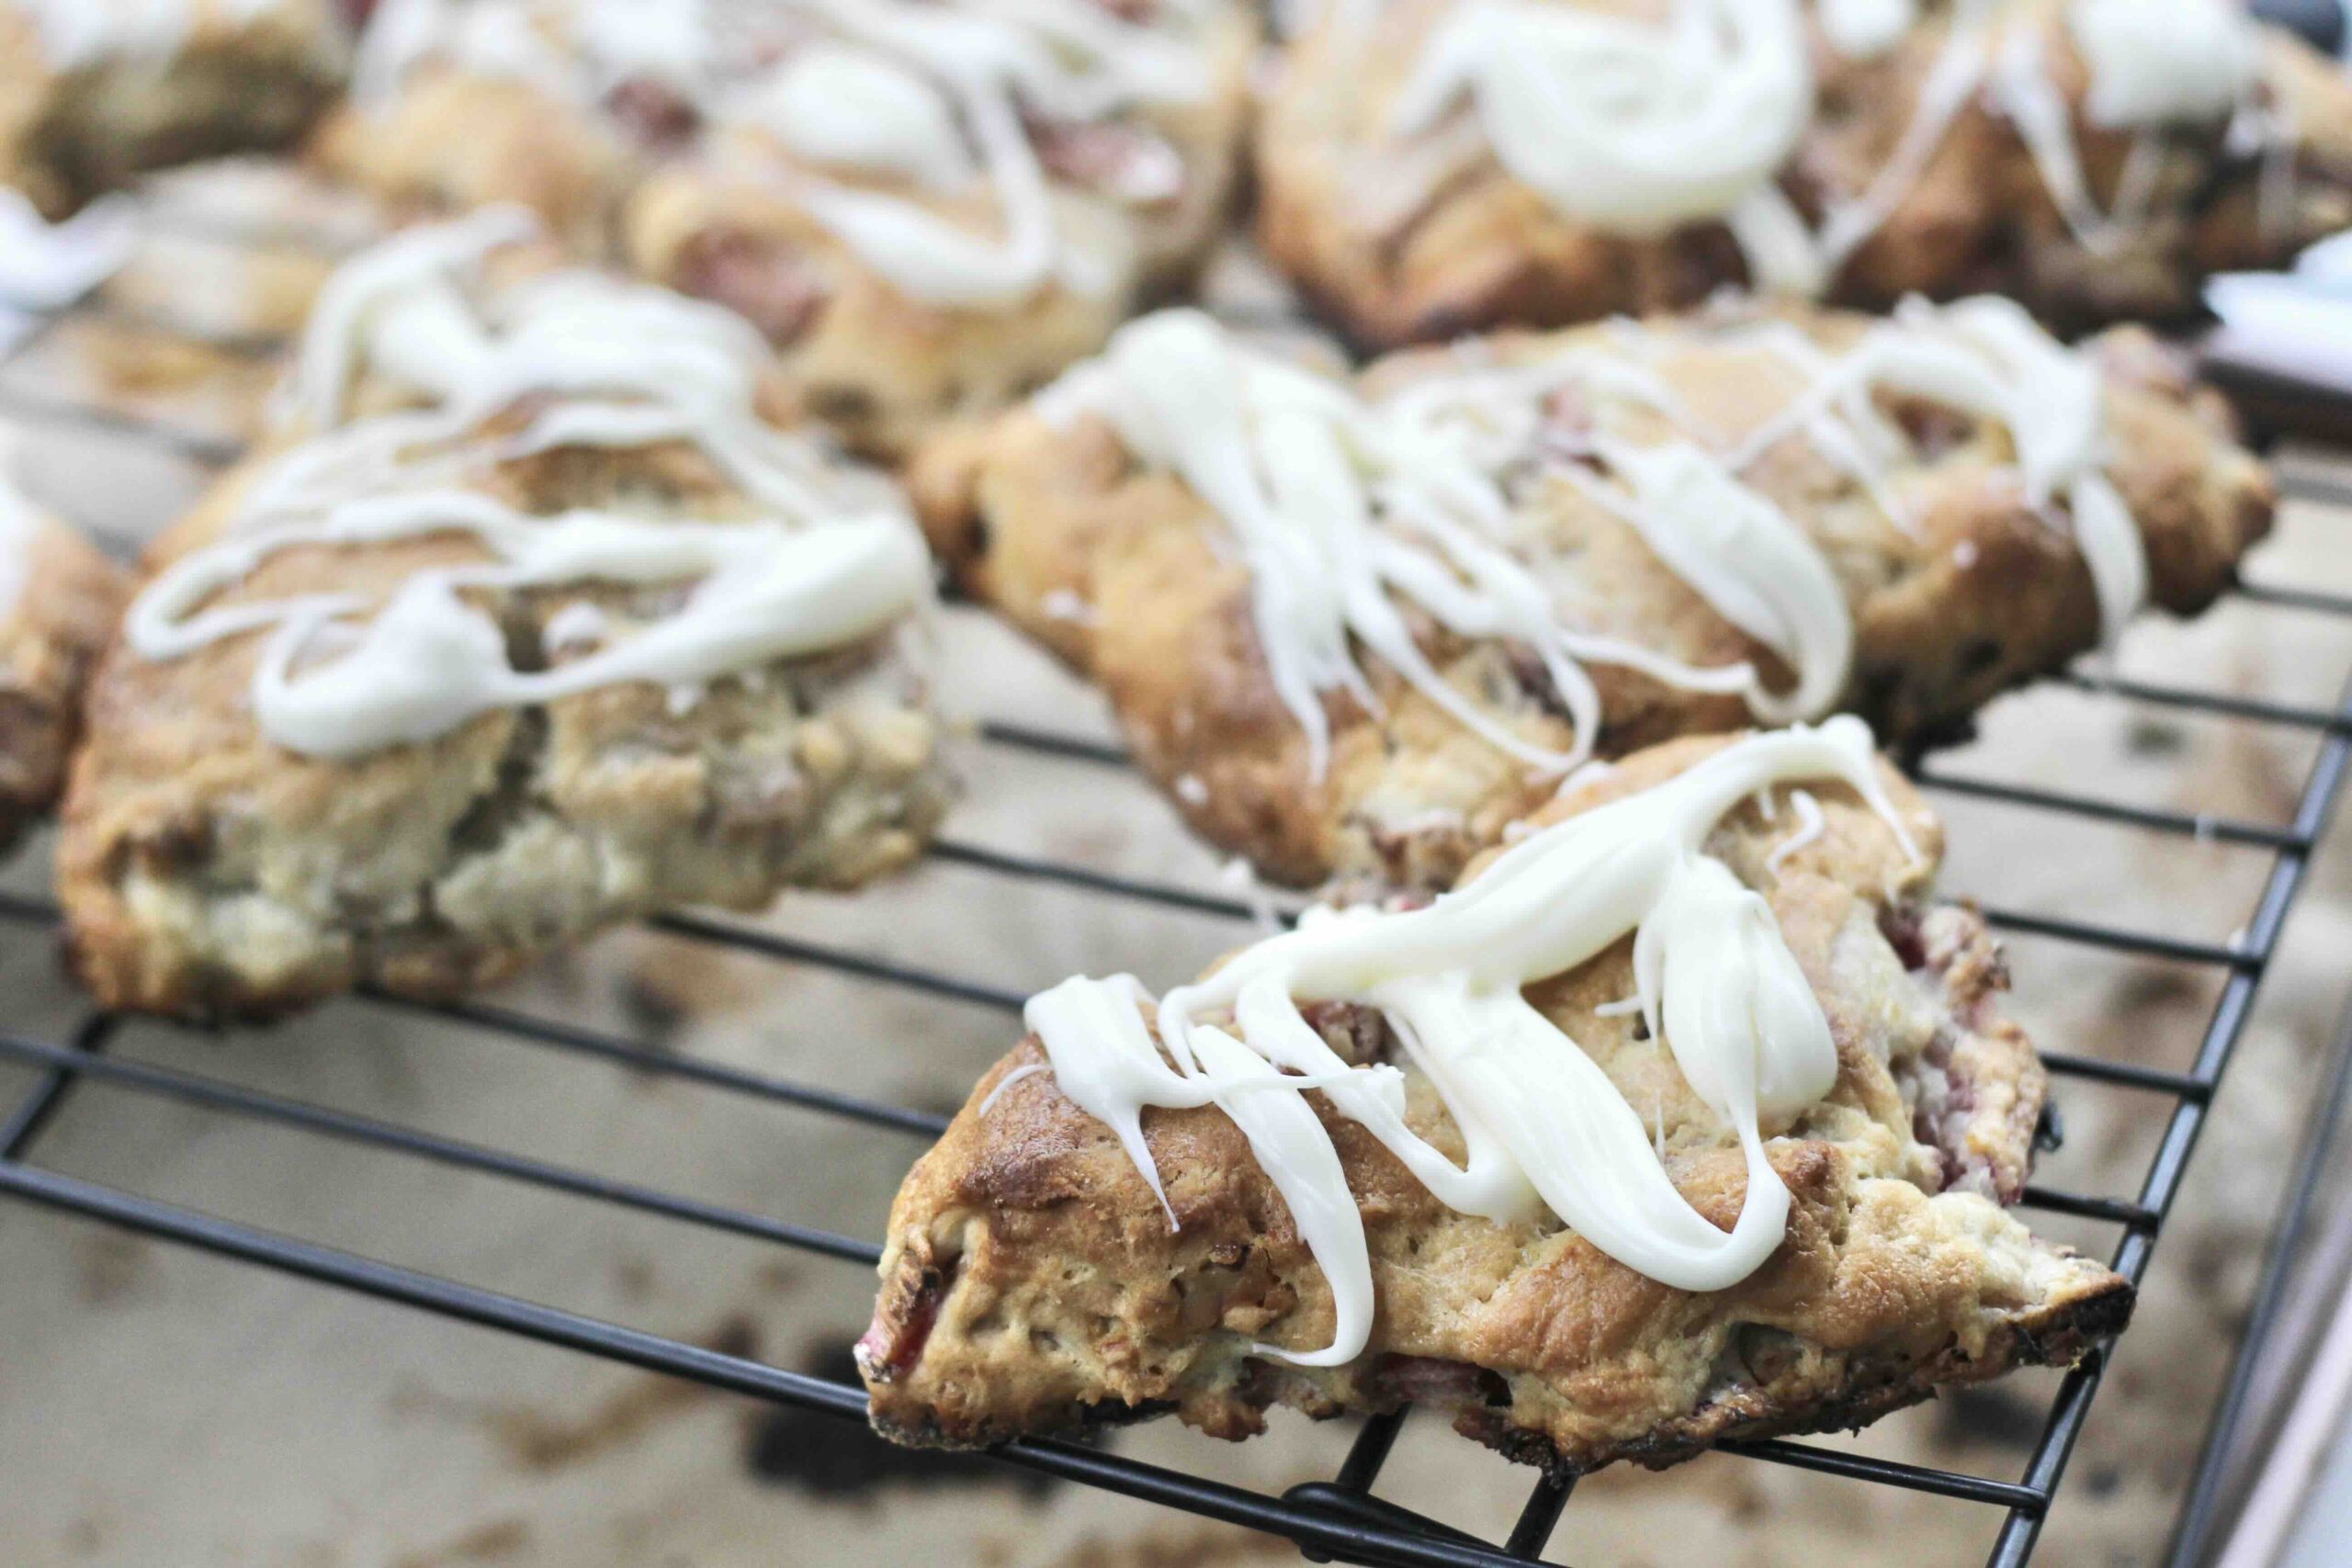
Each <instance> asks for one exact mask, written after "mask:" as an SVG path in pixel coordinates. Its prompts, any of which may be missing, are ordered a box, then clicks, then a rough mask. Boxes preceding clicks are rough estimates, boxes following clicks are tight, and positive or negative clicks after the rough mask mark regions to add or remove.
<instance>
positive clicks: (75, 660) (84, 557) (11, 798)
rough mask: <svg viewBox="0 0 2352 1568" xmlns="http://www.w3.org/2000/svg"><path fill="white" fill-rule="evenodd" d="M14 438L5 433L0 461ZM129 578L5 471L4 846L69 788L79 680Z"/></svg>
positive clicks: (1, 570)
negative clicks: (28, 495)
mask: <svg viewBox="0 0 2352 1568" xmlns="http://www.w3.org/2000/svg"><path fill="white" fill-rule="evenodd" d="M14 441H15V437H14V435H13V434H12V433H0V462H5V461H6V458H7V457H10V456H12V455H13V445H14ZM128 583H129V577H128V574H126V573H125V572H124V571H123V570H122V569H121V568H120V567H119V566H117V565H116V564H115V563H114V562H112V561H110V560H108V559H107V558H106V557H105V556H104V555H103V554H101V553H100V552H99V550H98V548H97V547H96V546H95V545H93V544H91V543H90V542H89V541H88V540H87V539H85V538H84V537H83V536H81V535H79V534H77V533H75V532H74V530H73V529H71V528H69V527H67V526H66V525H64V524H62V523H60V522H58V521H57V520H56V519H55V518H53V517H51V516H49V515H47V514H46V513H43V512H41V511H40V509H39V508H37V507H36V506H34V505H33V504H32V502H29V501H28V500H27V499H26V498H25V496H24V495H23V494H22V493H20V492H19V491H17V487H16V484H15V481H14V479H12V478H11V477H10V476H8V475H7V474H6V473H0V848H5V847H6V845H7V844H9V843H10V842H12V841H13V840H15V839H16V837H17V834H18V833H19V832H21V831H23V830H24V829H25V827H26V825H27V824H28V823H29V822H30V821H32V820H33V819H34V818H37V817H39V816H40V814H41V813H42V812H44V811H47V810H48V809H49V807H50V806H51V803H53V802H54V801H55V800H56V799H57V794H58V791H59V790H60V789H62V788H63V787H64V784H65V763H66V758H67V756H68V755H69V753H70V752H71V751H72V750H73V746H74V734H75V732H76V730H77V729H78V728H80V720H81V712H82V683H83V682H84V681H85V680H86V679H87V678H88V677H89V673H90V670H91V667H92V666H93V665H95V664H96V662H97V658H98V649H101V648H102V647H104V646H105V644H106V639H107V634H108V633H109V632H111V631H112V630H113V629H114V623H115V617H116V616H117V615H119V614H120V613H121V610H122V599H123V593H124V592H125V590H126V587H127V586H128Z"/></svg>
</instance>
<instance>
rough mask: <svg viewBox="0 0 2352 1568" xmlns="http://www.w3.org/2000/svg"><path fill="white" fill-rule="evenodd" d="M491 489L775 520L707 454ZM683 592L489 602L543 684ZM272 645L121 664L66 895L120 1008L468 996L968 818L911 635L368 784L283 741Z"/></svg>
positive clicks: (107, 689)
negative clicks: (650, 919) (565, 946)
mask: <svg viewBox="0 0 2352 1568" xmlns="http://www.w3.org/2000/svg"><path fill="white" fill-rule="evenodd" d="M267 460H268V458H267V457H266V456H265V457H263V458H260V459H256V462H255V465H254V467H253V468H247V469H245V470H242V471H241V472H239V473H237V474H233V475H232V476H231V477H230V478H229V479H226V480H224V481H223V484H222V486H221V488H220V490H219V491H216V492H215V494H214V495H213V496H212V498H211V499H210V500H209V502H207V503H206V504H205V505H204V506H203V507H202V508H201V509H200V510H199V511H198V513H195V514H194V515H192V516H191V517H190V518H188V519H187V520H186V521H185V522H183V523H181V524H179V525H176V526H175V528H173V529H172V530H171V531H170V532H168V533H167V534H165V535H164V536H163V537H162V538H161V539H160V540H159V541H158V542H157V543H156V545H155V546H154V547H153V549H152V551H151V553H150V556H149V558H148V561H147V570H148V572H149V575H150V577H151V579H152V576H153V573H154V572H155V571H157V570H161V569H162V568H163V567H164V565H166V564H167V563H169V562H170V561H172V560H175V559H176V558H179V557H180V556H182V555H184V554H186V553H187V552H189V551H191V550H193V549H195V548H198V547H201V546H202V545H205V544H207V543H209V542H211V541H213V540H214V539H216V538H218V537H220V536H221V534H222V533H223V531H224V530H226V529H227V528H228V527H230V526H231V525H232V522H233V520H234V518H235V515H236V509H237V508H236V503H237V497H238V492H239V491H240V490H241V489H242V487H243V484H244V483H246V482H247V481H248V480H249V479H250V478H251V477H252V474H253V473H254V471H255V469H256V468H258V466H259V465H260V464H262V463H266V461H267ZM484 488H485V489H486V490H487V491H488V492H489V493H491V494H492V495H495V496H496V497H498V498H499V499H502V500H503V501H505V502H508V503H509V504H512V505H515V506H516V507H518V508H519V509H521V510H524V511H526V512H531V513H542V514H545V513H554V512H558V511H560V510H563V509H565V508H567V507H574V506H578V507H596V506H610V507H614V508H616V509H618V510H622V511H625V512H630V513H636V514H638V515H648V514H650V515H657V516H658V515H674V516H677V517H680V518H682V519H683V518H692V519H694V520H695V521H702V522H711V521H725V520H727V519H729V518H730V517H737V516H742V515H745V514H746V513H747V512H748V510H749V503H748V502H746V501H745V500H744V499H743V498H742V497H741V494H740V492H737V491H734V490H733V489H732V487H731V485H730V484H729V482H728V481H727V480H726V479H724V478H723V477H722V475H721V474H720V472H719V470H718V469H717V468H716V467H715V466H714V465H713V463H712V462H711V460H710V459H709V458H707V457H705V456H703V455H702V454H701V453H700V452H699V451H698V450H696V449H695V448H692V447H689V446H683V445H673V446H654V447H645V448H634V449H624V450H609V451H608V450H596V449H590V448H559V449H557V450H554V451H551V452H548V453H544V454H541V455H538V456H536V457H522V458H515V459H509V460H506V461H504V462H503V463H501V464H499V465H498V467H497V468H495V470H494V471H493V473H492V477H491V478H490V479H489V480H488V481H487V482H486V483H485V485H484ZM476 558H480V556H479V554H478V553H477V552H476V549H475V547H473V546H472V545H470V544H469V543H467V542H464V541H462V540H460V539H458V538H457V537H455V536H435V537H429V538H422V539H416V540H410V541H406V542H402V543H394V544H390V545H381V546H370V547H365V548H345V549H342V550H331V549H327V548H323V547H300V548H296V549H288V550H284V551H280V552H278V553H277V554H276V555H274V556H272V557H270V558H268V559H267V560H266V561H265V562H264V564H263V565H262V566H261V567H259V568H258V569H257V570H254V571H253V572H252V573H251V574H249V575H248V576H247V577H246V578H245V579H244V580H243V581H242V582H240V583H239V584H238V585H237V586H236V587H235V588H233V589H232V590H230V591H228V592H225V593H223V594H220V595H219V596H217V597H216V598H215V599H214V600H212V601H210V603H212V604H232V603H235V602H237V601H239V600H242V599H245V598H282V597H286V596H288V595H290V594H294V593H300V592H316V591H334V592H354V593H357V594H359V595H361V596H362V597H363V598H373V599H376V600H378V601H379V602H380V600H381V598H382V597H383V596H385V595H388V594H389V593H390V592H391V590H392V589H393V588H394V586H396V585H397V583H398V582H399V581H401V579H402V578H403V577H404V576H405V575H407V574H408V573H410V572H412V571H413V570H417V569H418V568H420V567H424V566H428V565H447V564H451V563H453V562H458V561H465V560H469V559H476ZM468 592H469V597H472V598H473V599H474V602H475V603H477V604H481V605H483V606H484V607H485V608H488V609H490V610H491V611H492V614H493V615H495V616H496V618H497V619H498V620H499V621H500V623H501V625H502V626H503V630H504V633H505V636H506V640H507V644H508V653H509V658H510V660H512V662H513V663H514V665H515V668H516V669H518V670H526V671H527V670H532V669H542V668H548V667H550V666H555V665H560V664H561V663H562V662H563V661H565V660H567V659H570V658H574V657H581V656H583V655H584V652H585V651H586V650H585V649H577V648H571V647H559V646H556V645H554V644H553V642H552V641H551V639H550V638H549V636H548V626H549V622H550V618H551V617H552V615H554V614H555V612H556V610H557V608H558V607H559V606H560V605H562V604H569V603H572V602H576V601H582V600H586V601H589V602H592V603H593V604H594V605H595V606H596V607H597V609H598V610H599V611H600V612H601V613H602V615H603V616H604V618H605V622H606V623H607V625H608V626H610V627H612V628H615V629H616V635H624V636H625V635H627V631H628V628H629V627H630V626H632V625H633V624H636V623H638V622H639V621H642V620H646V619H650V618H651V617H654V616H658V615H665V614H667V613H669V612H670V611H671V610H672V609H673V608H674V606H675V602H676V600H675V596H676V593H677V592H679V591H678V590H677V589H675V588H674V587H660V588H650V589H645V588H639V589H632V588H627V587H620V586H596V587H594V588H591V587H588V586H586V585H567V586H564V587H561V588H553V589H544V590H532V591H506V592H500V593H498V594H496V595H494V596H492V595H489V594H488V593H487V592H485V591H482V590H469V591H468ZM265 640H266V634H265V635H264V636H250V635H249V636H241V637H228V638H225V639H222V640H220V641H218V642H215V643H212V644H210V645H209V646H208V647H205V648H202V649H198V650H197V651H195V652H192V653H189V654H187V655H186V656H185V657H182V658H179V659H176V660H161V661H159V660H147V659H143V658H141V657H139V656H138V655H137V654H136V653H134V652H133V651H132V650H131V649H130V648H129V647H127V646H125V645H124V644H123V643H122V642H121V641H120V640H119V639H118V640H117V642H116V643H115V644H114V646H112V647H111V648H110V649H108V650H107V655H106V657H105V659H104V660H103V662H102V663H101V665H100V667H99V670H98V673H97V675H96V680H95V682H94V683H93V688H92V691H91V694H90V701H89V710H88V722H87V730H88V740H87V743H86V745H85V748H84V750H83V751H82V753H81V755H80V756H79V757H78V758H77V759H76V761H75V765H74V775H73V783H72V786H71V789H70V792H69V795H68V797H67V801H66V805H65V808H64V818H65V832H64V837H63V840H62V842H61V845H60V848H59V858H58V886H59V890H60V894H61V896H62V900H63V903H64V906H65V916H66V922H67V929H68V942H69V952H70V956H71V961H72V963H73V966H74V969H75V971H76V972H77V973H78V975H79V976H81V978H82V979H83V980H84V981H85V983H86V984H87V985H88V986H89V987H90V988H91V990H92V991H93V992H94V993H95V994H96V997H97V998H98V999H99V1000H100V1001H101V1002H102V1003H104V1004H105V1005H107V1006H110V1007H120V1008H136V1009H142V1010H154V1011H161V1012H168V1013H175V1014H186V1015H196V1016H201V1017H221V1016H257V1015H268V1014H273V1013H277V1012H282V1011H285V1010H288V1009H291V1008H295V1007H298V1006H300V1005H302V1004H304V1003H306V1002H310V1001H312V1000H316V999H318V998H323V997H325V996H328V995H331V994H333V993H334V992H337V991H340V990H343V989H345V988H347V987H352V986H354V985H357V984H362V983H367V984H373V985H378V986H381V987H387V988H389V989H391V990H395V991H399V992H401V993H404V994H410V995H421V996H446V995H448V994H451V993H454V992H458V991H461V990H464V989H466V988H468V987H475V986H480V985H483V984H486V983H489V982H491V981H494V980H497V979H499V978H501V977H503V976H508V975H511V974H513V973H515V971H516V970H518V969H520V968H521V967H522V966H523V965H525V964H526V963H528V962H529V961H531V960H532V959H533V958H535V957H537V956H538V955H539V954H541V953H545V952H547V951H548V950H549V949H550V948H553V947H555V946H558V945H560V944H562V943H564V942H568V941H570V940H572V939H575V938H577V937H580V936H582V935H583V934H585V933H587V932H589V931H594V930H595V929H597V928H599V927H602V926H605V925H609V924H611V923H613V922H615V921H617V920H620V919H627V918H629V917H631V916H635V915H638V914H641V913H645V912H648V911H650V910H655V909H660V908H667V907H671V906H674V905H678V904H684V903H711V904H719V905H725V906H729V907H735V908H759V907H762V906H763V905H765V904H766V903H767V902H768V901H769V900H770V899H771V898H772V897H774V896H775V894H776V892H778V891H779V890H780V889H782V888H784V887H786V886H814V887H836V888H846V887H853V886H857V885H859V884H861V883H863V882H865V881H867V880H869V879H871V878H873V877H875V876H876V875H879V874H883V873H885V872H887V871H889V870H891V869H894V868H896V867H898V866H899V865H902V864H904V863H907V862H909V861H910V860H911V859H913V858H914V857H915V856H916V854H917V853H918V852H920V849H921V846H922V842H923V841H924V840H925V839H926V838H927V837H928V835H929V833H930V831H931V829H932V828H933V826H934V825H935V824H936V822H937V821H938V819H939V817H940V815H941V814H942V812H943V810H944V806H945V802H946V799H947V795H948V784H947V780H946V775H945V773H944V762H943V761H942V758H941V756H940V754H939V752H940V748H939V744H938V742H939V736H938V733H937V729H936V727H935V725H934V722H933V718H932V716H931V714H930V708H929V704H928V697H927V693H926V689H925V678H924V676H923V675H922V673H921V672H919V671H918V670H917V669H916V668H915V667H914V666H913V665H912V664H910V662H909V660H907V658H906V657H905V654H904V653H903V652H902V649H901V647H900V644H899V641H898V640H897V637H895V635H893V634H885V635H884V636H882V637H876V638H875V639H872V640H870V641H868V642H867V643H865V644H863V645H859V646H854V647H850V648H845V649H840V650H838V651H836V652H833V653H831V654H827V655H822V656H818V657H812V658H809V659H802V660H784V661H779V662H777V663H775V664H773V665H770V666H767V667H764V668H763V669H761V670H757V671H752V672H750V674H749V675H747V676H741V677H728V678H724V679H720V680H718V681H715V682H711V683H710V685H709V686H708V688H707V690H706V691H704V692H703V693H701V694H700V695H699V699H698V700H696V701H694V702H692V703H687V702H685V701H683V700H681V701H678V702H676V703H674V704H673V700H672V695H671V694H668V693H665V692H663V691H662V690H660V689H658V688H655V687H653V686H651V685H650V684H647V683H645V682H633V683H628V684H622V685H614V686H607V687H601V688H598V689H594V690H591V691H586V692H582V693H580V694H573V695H568V696H562V697H559V698H557V699H555V700H553V701H551V702H548V703H544V704H540V705H532V706H527V707H521V708H515V709H502V710H496V711H492V712H490V713H487V714H484V715H482V716H479V717H477V718H475V719H473V720H471V721H469V722H468V723H466V724H465V725H464V726H462V727H461V728H458V729H455V730H453V731H451V732H449V733H448V734H447V735H444V736H442V737H440V738H438V739H433V740H429V741H425V742H424V743H421V744H413V745H401V746H395V747H392V748H390V749H387V750H380V751H376V752H372V753H368V754H366V755H363V756H360V757H357V758H354V759H351V760H347V761H334V760H322V759H316V758H310V757H305V756H301V755H298V754H296V753H293V752H291V751H288V750H282V749H280V748H278V747H277V746H275V745H273V744H271V743H270V742H269V741H268V740H267V739H266V738H265V737H264V736H263V735H262V734H261V732H260V730H259V728H258V727H257V725H256V724H255V722H254V716H253V714H252V711H251V706H250V695H249V694H250V687H251V682H252V677H253V671H254V662H255V660H256V659H257V657H258V655H259V652H260V648H261V645H262V643H263V642H264V641H265Z"/></svg>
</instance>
